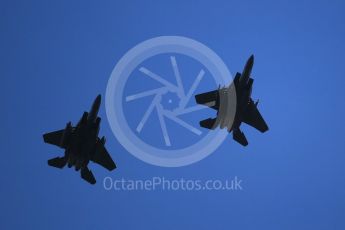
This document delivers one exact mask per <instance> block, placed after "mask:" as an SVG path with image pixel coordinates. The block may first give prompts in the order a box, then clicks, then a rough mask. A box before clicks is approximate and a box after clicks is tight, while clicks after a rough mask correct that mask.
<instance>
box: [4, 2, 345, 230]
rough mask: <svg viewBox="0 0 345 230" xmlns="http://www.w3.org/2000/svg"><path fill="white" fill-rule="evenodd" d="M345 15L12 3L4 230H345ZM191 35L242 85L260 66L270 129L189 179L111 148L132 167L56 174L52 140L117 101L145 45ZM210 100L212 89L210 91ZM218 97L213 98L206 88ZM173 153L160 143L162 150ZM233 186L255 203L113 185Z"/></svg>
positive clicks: (329, 7) (204, 6)
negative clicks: (92, 109)
mask: <svg viewBox="0 0 345 230" xmlns="http://www.w3.org/2000/svg"><path fill="white" fill-rule="evenodd" d="M344 10H345V4H344V3H343V2H342V1H203V2H202V1H122V2H121V1H99V2H96V1H73V2H71V1H30V2H29V1H1V3H0V34H1V36H0V41H1V42H0V47H1V49H0V50H1V52H0V63H1V64H0V76H1V79H2V84H1V86H2V90H1V92H0V94H1V97H0V98H1V102H2V103H1V104H2V110H1V114H0V120H1V121H2V126H1V146H2V151H1V154H2V160H1V162H0V166H1V167H0V168H1V173H0V179H1V186H0V191H1V198H0V201H1V207H2V208H1V211H0V228H1V229H23V228H32V229H47V228H49V229H63V228H66V229H72V228H74V229H76V228H83V229H95V228H99V229H138V228H141V229H191V228H193V229H194V228H198V229H229V228H234V229H254V228H255V229H313V230H316V229H344V227H345V222H344V220H345V200H344V194H345V183H344V181H345V169H344V163H345V156H344V154H345V142H344V141H343V137H344V135H343V130H344V129H345V122H344V119H343V118H344V117H345V111H344V103H343V102H344V99H345V91H344V90H343V87H344V83H345V82H344V76H345V74H344V64H343V61H344V56H343V55H344V52H345V45H344V40H345V27H344V21H345V14H344ZM162 35H179V36H185V37H189V38H192V39H195V40H198V41H200V42H202V43H203V44H205V45H207V46H208V47H210V48H211V49H212V50H214V51H215V52H216V53H217V54H218V55H219V56H220V57H221V58H222V59H223V61H224V62H225V63H226V64H227V66H228V68H229V70H230V71H231V72H232V73H233V74H234V73H236V71H241V70H242V67H243V65H244V63H245V61H246V59H247V58H248V57H249V56H250V55H251V54H255V58H256V59H255V66H254V69H253V77H254V79H255V82H254V91H253V97H254V98H255V99H256V98H260V104H259V108H260V111H261V113H262V114H263V116H264V118H265V120H266V121H267V123H268V125H269V127H270V130H269V131H268V132H267V133H265V134H260V133H259V132H257V131H256V130H254V129H252V128H250V127H245V126H243V131H244V132H245V133H246V136H247V138H248V140H249V142H250V144H249V146H248V147H247V148H243V147H242V146H240V145H239V144H237V143H235V142H234V141H233V140H232V138H231V137H229V138H228V139H227V140H226V141H225V142H224V143H223V144H222V145H221V146H220V147H219V148H218V150H217V151H215V152H214V153H213V154H212V155H210V156H209V157H207V158H205V159H204V160H202V161H200V162H198V163H196V164H193V165H190V166H186V167H180V168H162V167H157V166H152V165H149V164H146V163H144V162H142V161H140V160H138V159H136V158H135V157H133V156H132V155H130V154H129V153H128V152H126V150H125V149H124V148H123V147H122V146H121V145H120V143H118V142H117V140H116V139H115V137H114V135H113V133H112V131H111V129H110V126H109V123H108V121H107V119H106V114H105V108H104V101H103V105H102V108H101V111H100V116H101V117H102V118H103V120H102V129H101V135H105V136H106V137H107V140H108V141H107V144H106V146H107V148H108V150H109V152H110V153H111V154H112V156H113V158H114V160H115V161H116V163H117V165H118V169H117V170H115V171H113V172H111V173H109V172H107V171H106V170H104V169H102V168H101V167H98V166H95V165H92V166H90V167H92V170H93V172H94V174H95V176H96V178H97V179H98V183H97V184H96V185H95V186H89V185H88V184H86V183H85V182H84V181H82V180H81V179H80V178H79V175H77V173H75V172H74V170H68V169H65V170H57V169H53V168H49V167H48V166H47V164H46V161H47V159H49V158H52V157H55V156H56V155H59V154H61V150H60V149H57V148H54V147H53V146H49V145H45V144H44V143H43V140H42V134H43V133H45V132H48V131H53V130H56V129H60V128H63V127H64V125H65V123H66V122H68V121H70V120H71V121H72V122H74V123H76V122H77V120H78V119H79V118H80V116H81V115H82V112H83V111H84V110H88V109H89V106H90V104H91V102H92V100H93V99H94V97H95V96H96V95H97V94H98V93H101V94H102V95H103V96H104V94H105V89H106V85H107V82H108V79H109V77H110V74H111V71H112V69H113V68H114V66H115V64H116V63H117V61H118V60H119V59H120V58H121V57H122V56H123V55H124V54H125V53H126V52H127V51H128V50H129V49H130V48H132V47H133V46H134V45H136V44H138V43H140V42H142V41H144V40H146V39H149V38H153V37H157V36H162ZM200 90H201V91H202V89H200ZM204 90H208V89H206V87H205V88H204ZM158 141H160V140H159V139H157V143H158ZM105 176H111V177H112V178H114V179H120V178H123V177H124V178H131V179H146V178H151V177H154V176H161V177H166V178H169V179H175V178H181V177H184V178H189V179H226V178H232V177H233V176H238V177H240V178H241V179H242V180H243V186H244V189H243V191H236V192H229V191H199V192H186V191H178V192H172V191H170V192H169V191H154V192H147V191H132V192H126V191H106V190H105V189H104V188H103V186H102V178H104V177H105Z"/></svg>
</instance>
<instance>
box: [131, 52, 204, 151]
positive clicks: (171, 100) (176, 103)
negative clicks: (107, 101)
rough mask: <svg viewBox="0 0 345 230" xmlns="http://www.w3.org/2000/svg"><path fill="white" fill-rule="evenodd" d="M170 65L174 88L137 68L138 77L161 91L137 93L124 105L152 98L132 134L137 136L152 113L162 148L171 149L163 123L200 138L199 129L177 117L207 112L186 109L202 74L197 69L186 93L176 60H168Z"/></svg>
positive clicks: (150, 71) (160, 77) (158, 76)
mask: <svg viewBox="0 0 345 230" xmlns="http://www.w3.org/2000/svg"><path fill="white" fill-rule="evenodd" d="M170 63H171V67H172V68H171V70H172V71H173V75H174V78H175V81H176V83H177V84H174V83H171V82H169V81H167V80H166V78H164V77H162V76H160V75H158V74H156V73H155V72H154V71H153V70H150V69H148V68H146V67H144V66H143V67H140V68H139V71H140V72H141V73H142V75H144V76H145V77H148V78H151V79H153V80H154V81H157V82H158V83H160V84H161V85H162V87H160V88H156V89H153V90H147V91H143V92H139V93H137V94H133V95H129V96H127V97H126V102H131V101H136V100H138V99H141V98H143V97H148V96H153V99H152V102H151V104H150V105H149V106H148V108H147V110H146V111H145V113H144V114H143V116H142V118H141V120H140V122H139V123H138V125H137V127H136V132H137V133H138V134H140V133H141V131H142V130H143V128H144V126H145V125H146V123H147V121H148V118H149V117H150V116H151V115H152V114H153V112H154V111H156V113H157V115H158V121H159V124H160V128H161V134H162V136H163V138H164V143H165V145H166V146H171V145H172V142H171V134H170V133H169V129H168V126H167V124H166V120H167V119H168V120H171V121H173V122H174V123H176V124H178V125H180V126H181V127H183V128H184V129H186V130H188V131H190V132H191V133H192V134H194V135H198V136H199V135H201V134H202V131H201V130H200V128H199V127H195V126H193V125H192V124H189V123H188V122H186V121H184V120H183V119H182V118H180V117H179V116H180V115H183V114H188V113H191V112H195V111H198V110H201V109H205V108H207V107H205V106H201V105H194V106H188V104H189V103H190V100H193V95H194V93H195V91H196V89H197V87H198V86H199V84H200V81H201V80H202V78H203V76H204V75H205V71H204V70H203V69H200V71H199V73H198V75H197V76H196V77H195V80H194V82H193V84H192V86H191V87H190V88H189V89H188V90H185V86H184V85H183V81H182V78H181V73H180V70H179V67H178V64H177V61H176V56H170Z"/></svg>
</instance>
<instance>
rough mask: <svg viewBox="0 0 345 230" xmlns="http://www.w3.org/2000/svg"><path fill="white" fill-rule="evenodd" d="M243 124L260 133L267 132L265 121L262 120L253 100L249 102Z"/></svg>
mask: <svg viewBox="0 0 345 230" xmlns="http://www.w3.org/2000/svg"><path fill="white" fill-rule="evenodd" d="M243 122H244V123H246V124H248V125H250V126H252V127H254V128H256V129H257V130H259V131H260V132H262V133H263V132H266V131H267V130H268V126H267V124H266V122H265V120H264V119H263V118H262V116H261V114H260V112H259V110H258V108H257V106H256V104H255V103H254V102H253V100H250V102H249V105H248V108H247V111H246V113H245V115H244V117H243Z"/></svg>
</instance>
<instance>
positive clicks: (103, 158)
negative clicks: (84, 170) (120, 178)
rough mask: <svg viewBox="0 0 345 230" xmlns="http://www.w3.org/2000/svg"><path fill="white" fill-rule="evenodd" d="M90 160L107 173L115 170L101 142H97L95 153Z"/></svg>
mask: <svg viewBox="0 0 345 230" xmlns="http://www.w3.org/2000/svg"><path fill="white" fill-rule="evenodd" d="M91 160H92V161H93V162H95V163H97V164H99V165H101V166H103V167H104V168H106V169H108V170H109V171H111V170H113V169H115V168H116V165H115V163H114V161H113V159H111V157H110V155H109V153H108V151H107V149H106V148H105V147H104V144H103V143H102V142H101V141H98V142H97V144H96V152H95V154H94V156H93V157H92V159H91Z"/></svg>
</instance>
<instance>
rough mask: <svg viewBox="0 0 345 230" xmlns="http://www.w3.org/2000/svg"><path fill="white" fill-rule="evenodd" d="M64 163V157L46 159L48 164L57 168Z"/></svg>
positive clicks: (60, 167)
mask: <svg viewBox="0 0 345 230" xmlns="http://www.w3.org/2000/svg"><path fill="white" fill-rule="evenodd" d="M66 163H67V161H66V158H64V157H55V158H53V159H50V160H48V165H50V166H52V167H55V168H59V169H62V168H63V167H65V165H66Z"/></svg>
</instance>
